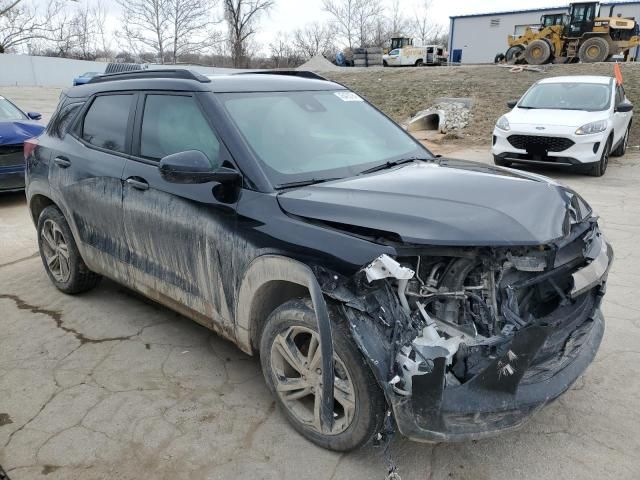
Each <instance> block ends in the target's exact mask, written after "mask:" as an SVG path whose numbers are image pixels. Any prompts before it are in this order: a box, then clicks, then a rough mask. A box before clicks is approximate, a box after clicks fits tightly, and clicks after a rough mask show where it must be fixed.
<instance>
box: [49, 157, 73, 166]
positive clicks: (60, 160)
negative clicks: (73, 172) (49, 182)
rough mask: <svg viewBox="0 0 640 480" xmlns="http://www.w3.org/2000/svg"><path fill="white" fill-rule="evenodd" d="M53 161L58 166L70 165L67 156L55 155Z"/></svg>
mask: <svg viewBox="0 0 640 480" xmlns="http://www.w3.org/2000/svg"><path fill="white" fill-rule="evenodd" d="M53 161H54V163H55V164H56V165H58V166H59V167H60V168H67V167H70V166H71V161H70V160H69V159H68V158H67V157H56V158H54V159H53Z"/></svg>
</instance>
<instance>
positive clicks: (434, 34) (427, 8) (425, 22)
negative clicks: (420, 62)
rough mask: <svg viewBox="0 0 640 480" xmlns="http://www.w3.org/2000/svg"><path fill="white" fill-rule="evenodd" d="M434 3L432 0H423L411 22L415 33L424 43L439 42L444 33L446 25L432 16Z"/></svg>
mask: <svg viewBox="0 0 640 480" xmlns="http://www.w3.org/2000/svg"><path fill="white" fill-rule="evenodd" d="M432 3H433V1H432V0H421V1H420V2H419V3H418V6H417V8H416V9H415V11H414V18H413V21H412V22H411V24H412V25H411V26H412V30H413V34H414V35H415V36H416V37H417V38H418V39H419V40H420V42H421V43H422V45H428V44H432V43H438V41H439V40H441V37H442V34H443V33H444V27H443V26H442V25H440V24H438V23H436V22H434V21H433V20H432V18H431V17H432V15H431V5H432Z"/></svg>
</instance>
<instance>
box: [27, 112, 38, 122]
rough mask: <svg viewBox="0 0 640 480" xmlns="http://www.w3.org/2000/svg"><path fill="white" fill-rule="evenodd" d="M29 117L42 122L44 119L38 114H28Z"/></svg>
mask: <svg viewBox="0 0 640 480" xmlns="http://www.w3.org/2000/svg"><path fill="white" fill-rule="evenodd" d="M27 117H29V118H30V119H31V120H40V119H41V118H42V114H41V113H38V112H28V113H27Z"/></svg>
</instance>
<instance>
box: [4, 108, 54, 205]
mask: <svg viewBox="0 0 640 480" xmlns="http://www.w3.org/2000/svg"><path fill="white" fill-rule="evenodd" d="M40 118H42V115H40V114H39V113H36V112H29V113H25V112H23V111H22V110H20V109H19V108H18V107H16V106H15V105H14V104H13V103H11V102H10V101H9V100H7V99H6V98H4V97H2V96H0V192H12V191H17V190H23V189H24V165H25V163H24V158H25V156H24V142H25V140H28V139H30V138H33V137H37V136H38V135H40V134H41V133H42V131H43V130H44V125H42V124H40V123H38V122H37V121H36V120H40Z"/></svg>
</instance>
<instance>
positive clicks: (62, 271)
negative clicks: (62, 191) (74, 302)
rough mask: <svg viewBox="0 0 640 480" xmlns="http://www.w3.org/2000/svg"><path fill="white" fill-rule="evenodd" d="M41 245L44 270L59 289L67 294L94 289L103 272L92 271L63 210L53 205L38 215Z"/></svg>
mask: <svg viewBox="0 0 640 480" xmlns="http://www.w3.org/2000/svg"><path fill="white" fill-rule="evenodd" d="M37 231H38V248H39V250H40V258H41V259H42V263H43V265H44V269H45V270H46V272H47V275H48V276H49V279H50V280H51V282H52V283H53V284H54V285H55V286H56V288H57V289H58V290H60V291H61V292H64V293H68V294H75V293H81V292H86V291H87V290H91V289H92V288H94V287H95V286H96V285H97V284H98V282H100V279H101V278H102V277H101V276H100V275H98V274H96V273H94V272H92V271H91V270H89V268H88V267H87V265H86V264H85V263H84V260H82V257H81V256H80V252H78V247H77V246H76V242H75V240H74V238H73V234H72V233H71V229H70V228H69V224H68V223H67V220H66V219H65V218H64V215H63V214H62V212H61V211H60V210H59V209H58V208H57V207H54V206H49V207H47V208H45V209H44V210H43V211H42V213H41V214H40V218H38V226H37Z"/></svg>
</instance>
